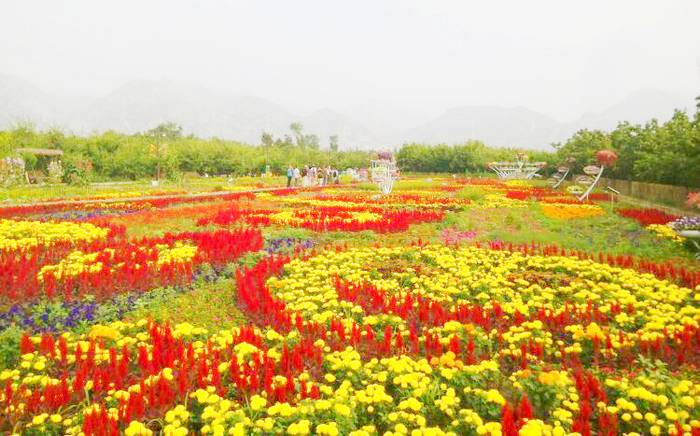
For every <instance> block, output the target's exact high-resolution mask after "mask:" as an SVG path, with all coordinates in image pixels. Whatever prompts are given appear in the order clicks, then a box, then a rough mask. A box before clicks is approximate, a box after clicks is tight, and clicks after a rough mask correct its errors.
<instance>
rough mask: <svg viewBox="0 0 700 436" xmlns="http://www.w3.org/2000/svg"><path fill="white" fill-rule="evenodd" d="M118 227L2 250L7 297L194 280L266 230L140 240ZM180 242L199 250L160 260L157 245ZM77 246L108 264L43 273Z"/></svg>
mask: <svg viewBox="0 0 700 436" xmlns="http://www.w3.org/2000/svg"><path fill="white" fill-rule="evenodd" d="M117 229H118V230H115V232H114V233H113V234H112V235H111V236H110V237H108V238H107V239H105V240H98V241H93V242H91V243H83V244H77V245H73V244H71V243H70V242H65V243H61V244H56V245H53V246H51V248H46V247H44V246H37V247H33V248H30V249H27V250H25V251H23V252H19V253H18V252H8V251H4V252H0V290H1V291H0V292H1V293H0V298H2V300H3V301H7V302H20V301H21V302H26V301H30V300H33V299H35V298H37V297H39V296H41V295H46V296H47V297H48V298H52V297H54V296H55V295H58V294H61V295H62V297H63V298H64V299H65V300H71V299H72V298H74V297H76V296H82V295H85V294H90V295H94V296H95V297H97V298H98V299H103V298H109V297H111V296H113V295H115V294H117V293H121V292H130V291H147V290H150V289H153V288H156V287H160V286H172V285H184V284H187V283H189V282H190V281H191V280H192V272H193V268H194V267H195V266H197V265H200V264H203V263H208V264H211V265H212V266H215V267H222V266H224V265H225V264H227V263H229V262H232V261H233V260H235V259H236V258H238V257H239V256H241V255H242V254H244V253H246V252H250V251H257V250H260V249H262V247H263V238H262V234H261V233H260V231H259V230H257V229H239V230H233V231H227V230H218V231H213V232H211V231H210V232H185V233H178V234H166V235H164V236H162V237H153V238H142V239H136V240H127V239H125V238H124V237H123V228H117ZM120 231H121V233H119V232H120ZM115 235H116V236H115ZM178 242H181V243H187V244H192V245H195V246H196V247H197V253H196V255H195V256H194V257H193V258H192V259H191V260H189V261H187V262H166V263H162V262H161V263H160V264H159V262H158V250H157V249H156V246H158V245H163V244H165V245H168V246H172V245H174V244H175V243H178ZM75 250H80V251H81V252H82V253H99V254H98V255H97V259H95V261H96V262H101V263H102V264H103V265H105V266H104V267H103V268H102V269H101V270H99V271H90V270H85V271H82V272H80V273H79V274H77V275H74V276H71V275H68V276H64V277H61V278H59V279H57V278H55V276H54V275H51V274H48V275H45V276H43V280H40V279H39V272H40V271H41V269H42V267H44V266H47V265H55V264H58V263H59V262H61V260H62V259H64V258H65V257H66V256H67V255H68V254H70V253H71V252H73V251H75Z"/></svg>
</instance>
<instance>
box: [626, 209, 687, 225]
mask: <svg viewBox="0 0 700 436" xmlns="http://www.w3.org/2000/svg"><path fill="white" fill-rule="evenodd" d="M617 213H618V215H620V216H623V217H625V218H630V219H633V220H635V221H637V222H638V223H639V224H640V225H642V226H644V227H646V226H649V225H651V224H668V223H670V222H671V221H675V220H677V219H678V218H680V217H679V216H676V215H671V214H668V213H666V212H664V211H662V210H658V209H618V210H617Z"/></svg>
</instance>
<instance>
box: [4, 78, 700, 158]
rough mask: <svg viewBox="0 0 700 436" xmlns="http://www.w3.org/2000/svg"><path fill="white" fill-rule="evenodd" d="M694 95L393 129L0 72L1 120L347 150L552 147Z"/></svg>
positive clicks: (660, 113) (649, 93)
mask: <svg viewBox="0 0 700 436" xmlns="http://www.w3.org/2000/svg"><path fill="white" fill-rule="evenodd" d="M692 100H693V98H692V97H690V98H686V97H685V96H683V95H680V94H674V93H670V92H666V91H661V90H658V89H642V90H639V91H637V92H635V93H632V94H629V95H628V96H626V97H625V98H624V99H622V100H620V101H619V102H617V103H616V104H614V105H611V106H609V107H608V108H606V109H603V110H601V111H597V112H587V113H585V114H583V115H582V116H581V117H580V118H579V119H577V120H575V121H572V122H560V121H557V120H555V119H554V118H552V117H550V116H548V115H545V114H542V113H540V112H537V111H535V110H532V109H529V108H527V107H524V106H511V107H506V106H499V105H493V104H471V105H470V104H465V105H459V106H455V107H451V108H448V109H446V110H444V111H443V112H442V113H440V114H439V115H437V116H435V117H432V118H429V119H427V120H425V121H423V122H422V123H415V125H413V126H411V127H408V128H403V129H395V130H391V129H388V128H387V129H382V128H381V126H380V124H381V123H365V122H363V121H362V118H363V113H362V112H358V113H356V114H355V115H359V117H358V118H355V117H353V116H352V114H350V115H348V114H346V113H344V112H341V111H338V110H335V109H333V108H330V107H322V108H319V109H317V110H315V111H313V112H311V113H309V114H307V115H298V114H295V113H293V112H291V111H288V110H287V109H285V108H284V107H283V106H281V105H279V104H277V103H275V102H273V101H270V100H267V99H264V98H261V97H257V96H251V95H241V94H234V93H230V92H222V91H218V90H213V89H209V88H207V87H205V86H201V85H193V84H184V83H180V82H173V81H168V80H132V81H129V82H126V83H124V84H123V85H121V86H119V87H117V88H115V89H114V90H112V91H111V92H110V93H108V94H106V95H103V96H100V97H97V98H84V99H73V100H70V99H67V98H65V97H59V96H54V95H51V94H49V93H46V92H44V91H42V90H41V89H40V88H38V87H36V86H34V85H32V84H31V83H29V82H26V81H24V80H21V79H17V78H14V77H12V76H7V75H3V74H0V128H9V127H11V126H12V124H13V123H16V122H21V121H27V120H31V121H33V122H35V123H36V125H37V127H39V128H49V127H56V126H60V127H62V128H64V129H67V130H69V131H73V132H76V133H79V134H84V133H89V132H100V131H105V130H117V131H123V132H125V133H135V132H139V131H144V130H147V129H150V128H152V127H154V126H155V125H157V124H159V123H162V122H165V121H172V122H176V123H178V124H180V125H182V127H183V129H184V131H185V132H188V133H193V134H195V135H198V136H201V137H219V138H227V139H235V140H239V141H243V142H248V143H258V142H259V139H260V135H261V134H262V132H263V131H265V132H268V133H272V134H273V135H275V136H282V135H284V134H287V133H289V125H290V124H291V123H292V122H301V123H302V125H303V126H304V130H305V131H306V132H307V133H315V134H317V135H318V136H319V138H320V139H321V143H322V144H323V145H327V144H328V137H329V136H330V135H338V136H339V137H340V143H341V148H342V149H347V148H363V149H371V148H386V147H398V146H400V145H401V144H403V143H407V142H423V143H459V142H464V141H466V140H470V139H476V140H481V141H483V142H485V143H487V144H489V145H493V146H500V147H521V148H528V149H550V144H551V143H553V142H559V141H563V140H565V139H566V138H568V137H570V136H571V135H572V134H574V133H575V132H576V131H577V130H580V129H582V128H589V129H612V128H614V127H615V126H616V125H617V123H619V122H621V121H624V120H627V121H630V122H635V123H640V122H641V123H643V122H646V121H648V120H649V119H651V118H659V119H662V120H663V119H668V118H670V117H671V115H672V114H673V109H675V108H679V109H686V110H691V108H692V107H694V105H693V104H692ZM370 117H371V115H370ZM370 121H372V120H371V119H370ZM367 124H371V125H373V126H375V127H374V128H373V129H372V128H369V127H367Z"/></svg>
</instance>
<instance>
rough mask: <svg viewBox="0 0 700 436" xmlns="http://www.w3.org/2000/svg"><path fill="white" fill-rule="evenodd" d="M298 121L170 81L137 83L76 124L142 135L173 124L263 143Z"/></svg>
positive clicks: (246, 99) (256, 103) (253, 101)
mask: <svg viewBox="0 0 700 436" xmlns="http://www.w3.org/2000/svg"><path fill="white" fill-rule="evenodd" d="M294 118H295V117H294V116H293V115H292V114H290V113H289V112H287V111H286V110H285V109H284V108H282V107H281V106H279V105H277V104H275V103H272V102H270V101H267V100H265V99H262V98H258V97H250V96H241V95H233V94H226V93H220V92H216V91H212V90H209V89H207V88H204V87H197V86H192V85H183V84H179V83H173V82H169V81H132V82H129V83H127V84H126V85H124V86H122V87H120V88H118V89H117V90H115V91H114V92H112V93H111V94H109V95H107V96H105V97H102V98H99V99H97V100H95V101H94V102H92V103H91V104H90V105H89V106H88V107H87V109H86V110H85V111H84V113H80V114H78V117H77V118H75V119H74V120H73V123H72V124H73V125H75V126H77V127H78V129H79V130H81V131H86V130H94V129H96V130H107V129H114V130H119V131H124V132H139V131H143V130H147V129H150V128H152V127H153V126H155V125H157V124H159V123H162V122H165V121H173V122H176V123H178V124H180V125H181V126H182V127H183V130H184V131H185V132H192V133H194V134H196V135H199V136H203V137H212V136H217V137H220V138H230V139H237V140H240V141H244V142H251V143H257V142H258V141H259V140H260V134H261V133H262V131H267V132H271V133H275V134H281V133H282V132H283V131H286V130H287V129H288V127H289V124H290V123H291V122H292V121H293V120H294Z"/></svg>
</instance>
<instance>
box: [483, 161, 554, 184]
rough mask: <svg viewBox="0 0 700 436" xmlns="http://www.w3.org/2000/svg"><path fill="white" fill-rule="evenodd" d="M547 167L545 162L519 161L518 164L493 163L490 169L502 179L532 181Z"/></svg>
mask: <svg viewBox="0 0 700 436" xmlns="http://www.w3.org/2000/svg"><path fill="white" fill-rule="evenodd" d="M545 165H546V163H545V162H525V161H524V160H520V159H519V160H517V161H516V162H492V163H491V164H490V167H491V169H492V170H493V171H494V172H495V173H496V174H498V177H499V178H501V179H526V180H530V179H532V178H534V177H538V176H539V174H537V173H538V172H539V171H540V170H541V169H542V168H544V167H545Z"/></svg>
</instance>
